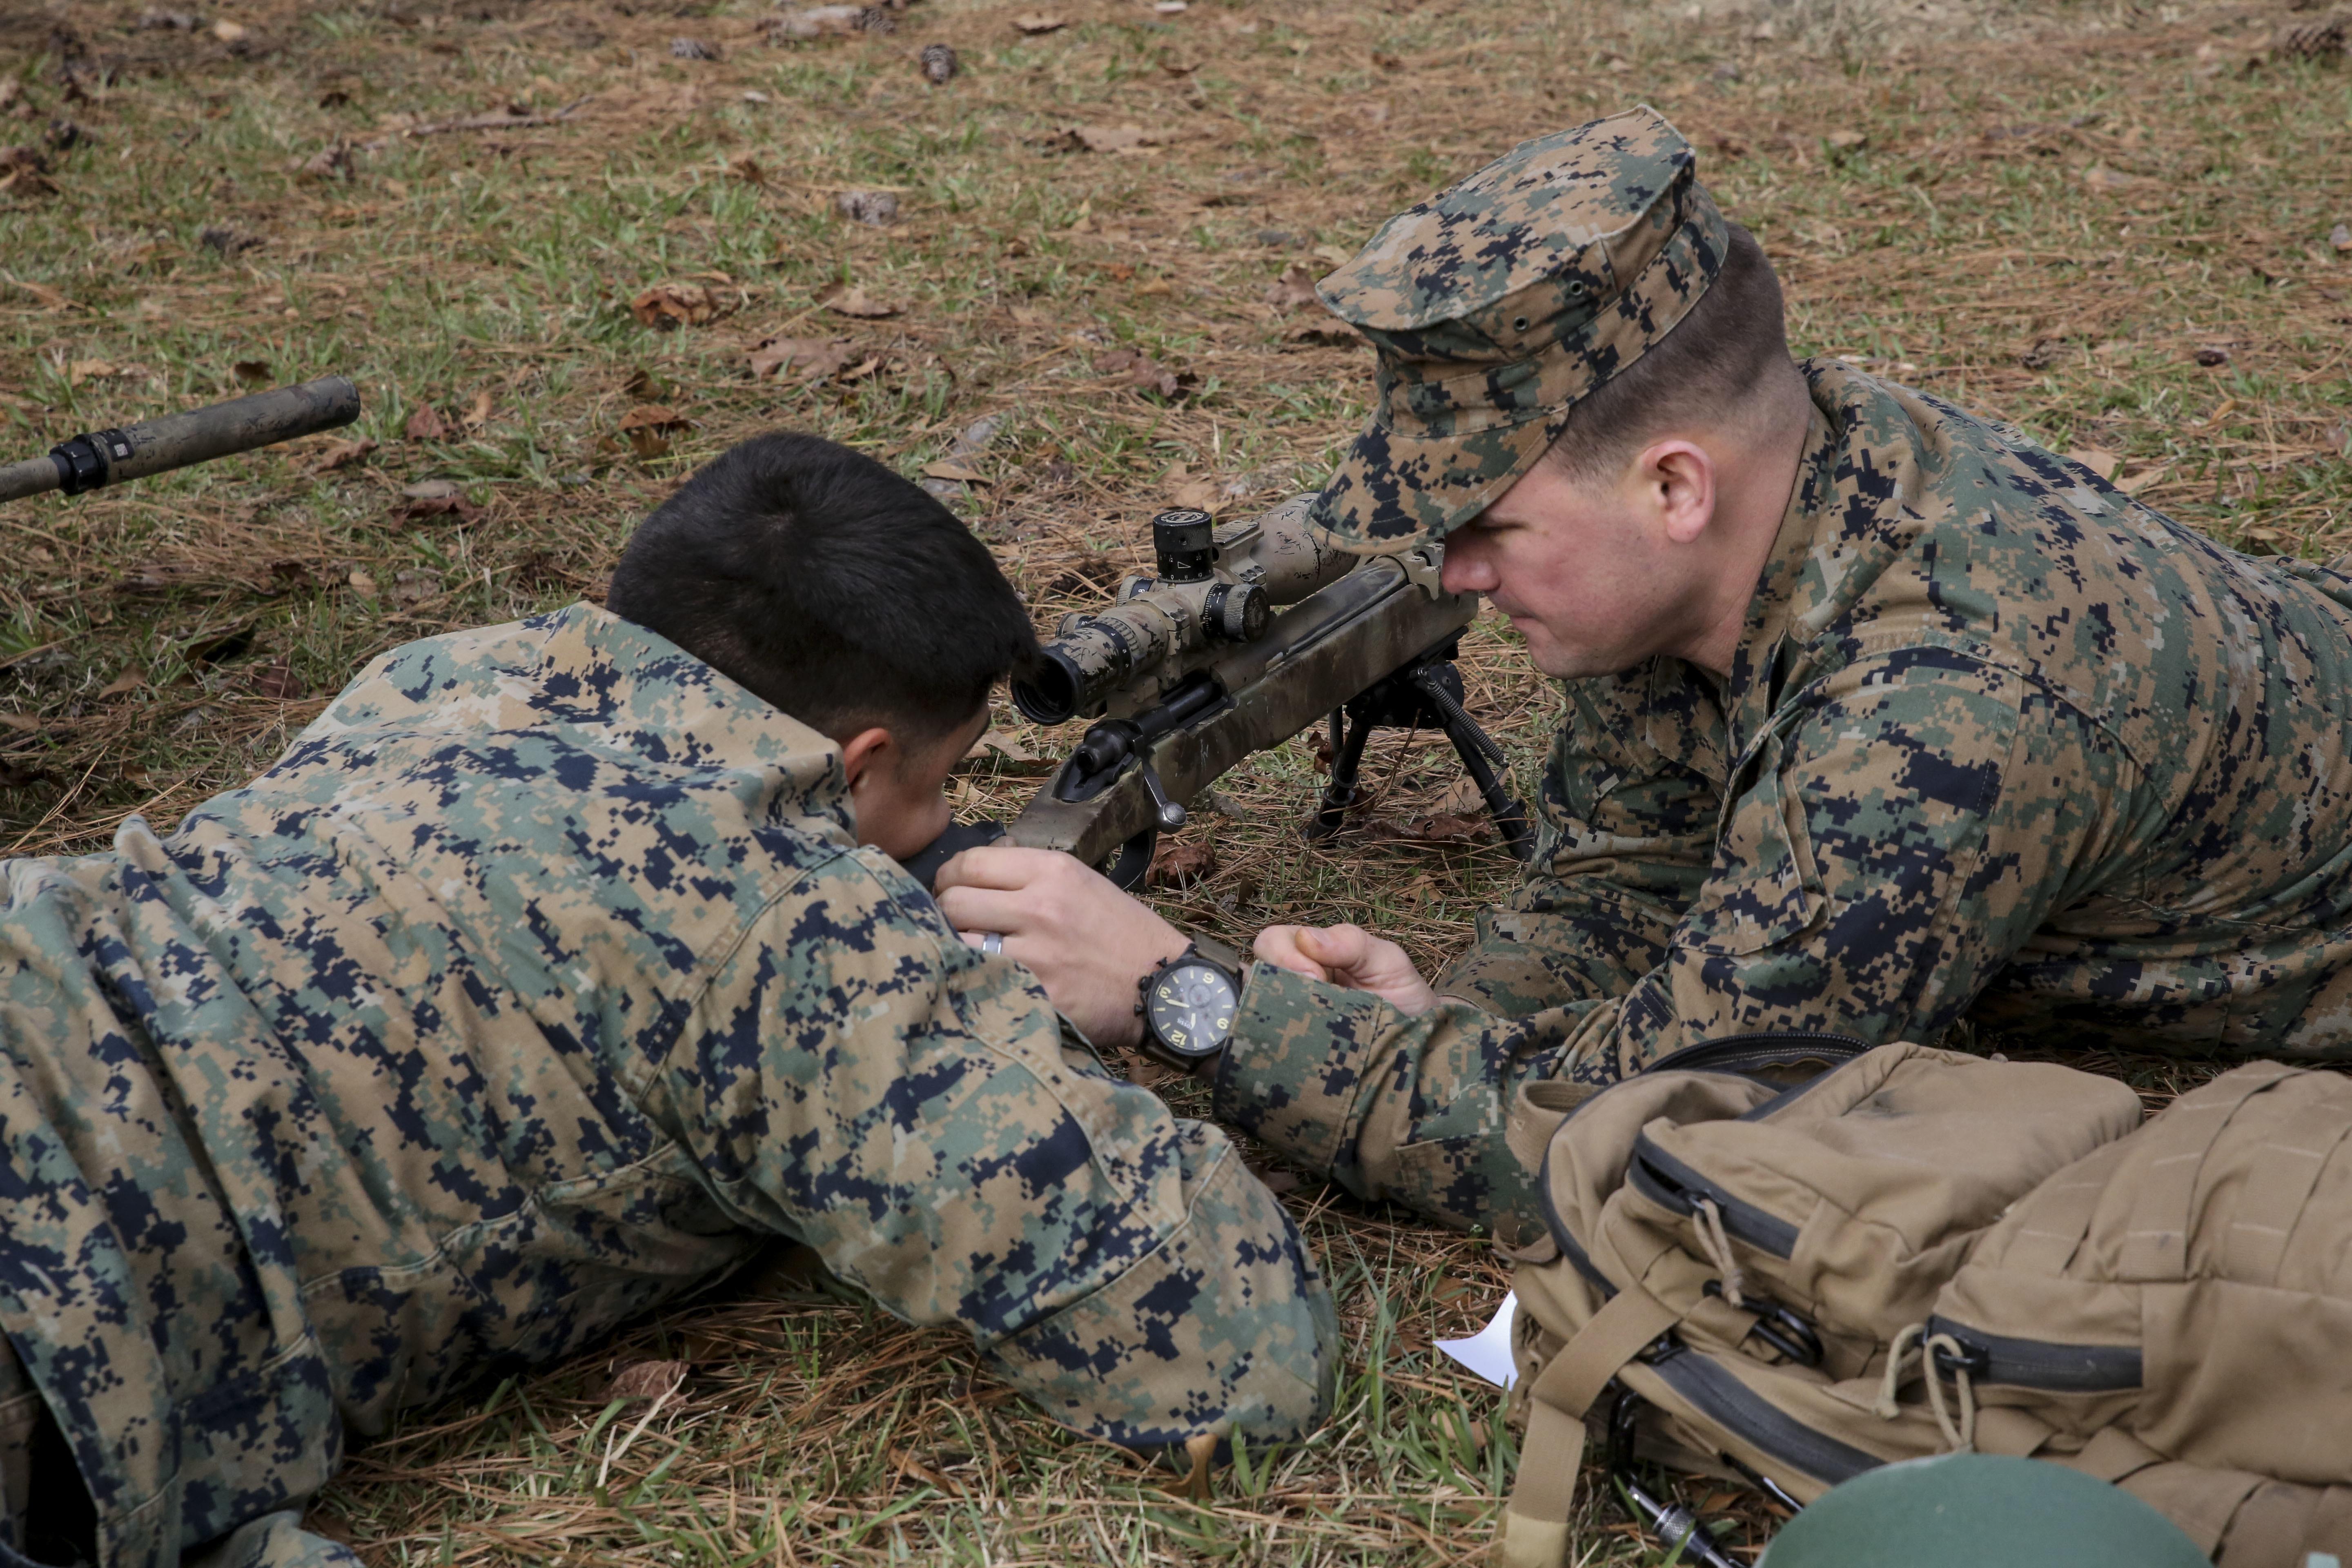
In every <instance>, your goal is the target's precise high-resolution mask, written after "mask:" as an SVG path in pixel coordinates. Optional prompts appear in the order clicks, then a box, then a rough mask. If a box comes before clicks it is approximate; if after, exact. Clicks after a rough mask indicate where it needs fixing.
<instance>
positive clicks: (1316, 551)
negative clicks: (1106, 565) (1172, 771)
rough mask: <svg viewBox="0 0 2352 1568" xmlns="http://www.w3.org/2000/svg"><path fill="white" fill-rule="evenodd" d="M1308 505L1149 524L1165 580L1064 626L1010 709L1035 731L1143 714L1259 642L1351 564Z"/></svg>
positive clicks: (1121, 593) (1134, 582) (1143, 584)
mask: <svg viewBox="0 0 2352 1568" xmlns="http://www.w3.org/2000/svg"><path fill="white" fill-rule="evenodd" d="M1313 499H1314V498H1313V497H1311V496H1297V497H1293V498H1292V499H1291V500H1287V501H1285V502H1284V503H1283V504H1282V505H1280V506H1277V507H1276V508H1275V509H1274V510H1271V511H1268V512H1266V513H1265V514H1264V515H1262V516H1259V517H1254V518H1250V519H1247V520H1245V521H1242V522H1237V523H1232V524H1228V525H1227V526H1225V527H1223V528H1216V527H1215V526H1214V524H1213V521H1212V520H1211V518H1210V516H1209V514H1208V513H1207V512H1204V511H1196V510H1190V509H1184V510H1174V511H1163V512H1161V513H1160V515H1159V516H1157V517H1155V518H1153V519H1152V520H1151V536H1152V547H1153V555H1154V556H1155V558H1156V559H1155V565H1156V567H1157V570H1158V575H1157V576H1154V577H1129V578H1128V579H1127V580H1126V581H1125V582H1123V583H1121V584H1119V586H1118V595H1117V597H1116V599H1115V600H1114V602H1113V604H1112V605H1111V607H1110V608H1108V609H1107V610H1102V611H1099V612H1097V613H1095V614H1091V615H1089V614H1086V613H1084V612H1080V613H1076V614H1073V615H1068V616H1063V617H1062V622H1061V625H1060V626H1056V627H1055V632H1054V639H1053V640H1052V641H1051V642H1049V643H1047V644H1046V645H1045V647H1044V649H1043V650H1042V653H1043V657H1042V658H1041V659H1040V660H1039V663H1038V665H1037V668H1035V669H1034V671H1033V672H1032V673H1031V674H1030V675H1029V676H1027V677H1026V678H1024V679H1019V680H1015V681H1014V682H1013V703H1014V705H1015V706H1017V707H1018V708H1019V709H1020V710H1021V712H1022V714H1023V716H1024V717H1025V718H1026V719H1028V720H1029V721H1031V722H1032V723H1035V724H1059V723H1063V722H1065V721H1068V720H1070V719H1074V718H1076V717H1077V716H1078V715H1080V714H1088V715H1092V714H1096V713H1099V712H1101V711H1102V710H1104V709H1105V708H1106V707H1107V706H1108V704H1109V703H1110V702H1111V700H1113V699H1114V698H1118V697H1120V696H1122V695H1123V694H1124V695H1126V696H1128V697H1129V700H1133V701H1135V702H1136V705H1138V706H1141V705H1146V704H1148V702H1149V701H1150V700H1156V699H1157V698H1158V697H1160V695H1161V694H1162V688H1164V687H1167V686H1171V685H1173V684H1174V683H1175V682H1177V681H1178V680H1181V679H1182V678H1183V677H1184V676H1185V675H1186V674H1188V673H1190V672H1191V671H1192V669H1194V668H1198V667H1199V666H1200V665H1201V664H1202V663H1203V662H1205V661H1206V660H1207V658H1209V657H1211V656H1213V655H1215V654H1216V653H1217V652H1218V650H1219V649H1220V648H1223V647H1233V646H1234V645H1236V644H1240V643H1248V642H1255V641H1256V640H1257V639H1258V638H1259V637H1264V636H1265V630H1266V627H1267V626H1268V625H1269V624H1270V623H1271V621H1272V620H1273V616H1274V612H1275V610H1276V608H1278V607H1280V606H1282V605H1292V604H1296V603H1297V602H1298V601H1299V600H1301V599H1303V598H1305V597H1307V595H1309V594H1312V593H1314V592H1315V591H1316V590H1317V589H1318V588H1321V587H1323V586H1324V585H1325V584H1329V583H1332V582H1336V581H1337V580H1338V579H1339V578H1340V577H1342V576H1344V575H1346V574H1347V573H1348V572H1349V569H1350V568H1352V567H1353V566H1354V565H1355V564H1356V560H1355V558H1354V557H1353V556H1350V555H1348V554H1346V553H1344V552H1341V551H1339V549H1337V548H1336V547H1335V546H1333V545H1332V543H1331V542H1330V540H1329V537H1328V535H1325V534H1323V533H1322V532H1321V531H1319V530H1317V529H1315V528H1314V527H1313V526H1312V525H1311V524H1310V523H1308V521H1307V503H1308V502H1309V501H1311V500H1313ZM1145 687H1149V690H1148V691H1145V690H1142V688H1145ZM1130 689H1134V690H1130Z"/></svg>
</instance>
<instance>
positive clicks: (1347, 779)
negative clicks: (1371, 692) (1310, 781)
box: [1299, 708, 1372, 838]
mask: <svg viewBox="0 0 2352 1568" xmlns="http://www.w3.org/2000/svg"><path fill="white" fill-rule="evenodd" d="M1371 734H1372V720H1371V715H1370V714H1369V713H1366V714H1360V715H1358V717H1357V719H1356V722H1355V723H1354V725H1353V726H1350V725H1349V723H1348V715H1347V710H1345V709H1342V708H1334V709H1333V710H1331V782H1330V783H1329V784H1326V785H1325V786H1324V787H1323V799H1322V801H1321V803H1320V804H1319V805H1317V806H1316V808H1315V818H1314V820H1313V821H1311V822H1309V823H1308V824H1307V826H1305V827H1303V828H1301V829H1300V830H1299V832H1300V835H1301V837H1307V838H1328V837H1331V835H1333V834H1334V833H1337V832H1339V829H1340V828H1341V827H1343V826H1346V825H1347V821H1348V812H1349V808H1350V807H1352V806H1353V805H1355V804H1356V802H1357V801H1358V799H1360V797H1361V795H1362V794H1363V792H1362V791H1361V790H1360V789H1359V788H1358V787H1357V784H1356V779H1357V775H1358V774H1359V773H1360V772H1361V771H1362V769H1363V765H1364V742H1366V741H1368V740H1370V739H1371Z"/></svg>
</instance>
